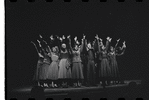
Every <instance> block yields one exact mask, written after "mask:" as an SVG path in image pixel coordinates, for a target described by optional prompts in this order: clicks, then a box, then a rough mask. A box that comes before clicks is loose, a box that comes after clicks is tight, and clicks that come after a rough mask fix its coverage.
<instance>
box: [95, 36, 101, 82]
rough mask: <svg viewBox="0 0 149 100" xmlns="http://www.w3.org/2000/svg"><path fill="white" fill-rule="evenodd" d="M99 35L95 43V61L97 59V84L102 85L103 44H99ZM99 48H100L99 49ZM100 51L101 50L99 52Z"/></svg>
mask: <svg viewBox="0 0 149 100" xmlns="http://www.w3.org/2000/svg"><path fill="white" fill-rule="evenodd" d="M99 39H100V38H99V37H98V35H96V36H95V40H94V41H95V43H94V49H95V59H96V62H97V63H96V82H97V83H99V84H100V83H101V52H99V51H101V46H102V45H103V44H102V42H99ZM98 46H99V48H98ZM99 49H100V50H99Z"/></svg>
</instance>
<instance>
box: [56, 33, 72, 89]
mask: <svg viewBox="0 0 149 100" xmlns="http://www.w3.org/2000/svg"><path fill="white" fill-rule="evenodd" d="M58 38H59V37H58ZM63 39H65V37H64V36H63ZM59 40H60V41H61V42H62V38H59ZM59 49H60V50H59V51H60V62H59V72H58V79H60V80H61V82H62V86H63V87H68V85H67V83H68V80H70V79H71V68H70V58H69V57H70V51H69V50H68V49H67V47H66V44H65V43H62V44H61V46H60V47H59Z"/></svg>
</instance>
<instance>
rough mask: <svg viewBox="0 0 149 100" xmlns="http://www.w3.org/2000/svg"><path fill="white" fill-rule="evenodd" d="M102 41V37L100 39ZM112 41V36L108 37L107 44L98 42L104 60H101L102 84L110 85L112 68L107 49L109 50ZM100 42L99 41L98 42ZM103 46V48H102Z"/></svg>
mask: <svg viewBox="0 0 149 100" xmlns="http://www.w3.org/2000/svg"><path fill="white" fill-rule="evenodd" d="M100 40H101V41H102V39H100ZM110 41H111V38H110V37H107V41H106V46H104V45H103V43H101V44H102V46H101V45H99V44H98V48H99V52H100V53H101V56H102V60H101V74H100V75H101V77H102V85H103V86H105V85H109V84H110V82H109V77H110V76H111V69H110V66H109V61H108V55H107V50H108V46H109V42H110ZM98 43H99V42H98ZM100 46H101V48H100Z"/></svg>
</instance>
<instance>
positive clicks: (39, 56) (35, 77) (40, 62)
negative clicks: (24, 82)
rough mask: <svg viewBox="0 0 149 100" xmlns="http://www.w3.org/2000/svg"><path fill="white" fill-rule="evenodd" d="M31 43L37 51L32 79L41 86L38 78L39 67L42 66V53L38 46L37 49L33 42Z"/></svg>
mask: <svg viewBox="0 0 149 100" xmlns="http://www.w3.org/2000/svg"><path fill="white" fill-rule="evenodd" d="M31 43H32V44H33V45H34V46H35V49H36V51H37V53H38V62H37V67H36V70H35V74H34V77H33V80H34V81H36V82H37V84H38V86H41V81H40V80H39V68H40V67H42V64H43V59H44V55H43V52H42V50H41V49H40V48H39V49H38V48H37V46H36V44H35V43H34V42H32V41H31Z"/></svg>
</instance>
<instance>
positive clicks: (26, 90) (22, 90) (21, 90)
mask: <svg viewBox="0 0 149 100" xmlns="http://www.w3.org/2000/svg"><path fill="white" fill-rule="evenodd" d="M130 82H136V84H137V85H139V84H141V80H125V81H124V84H117V85H110V86H106V88H107V89H112V88H121V87H126V86H128V84H129V83H130ZM32 88H33V87H32V86H26V87H18V88H16V89H13V90H10V93H11V94H24V95H29V94H30V93H31V89H32ZM102 90H103V87H102V86H100V85H99V86H94V87H93V86H91V87H85V86H82V87H77V88H74V87H68V88H45V89H44V93H45V96H48V95H49V94H50V95H67V94H69V93H83V92H90V91H92V92H93V91H102Z"/></svg>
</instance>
